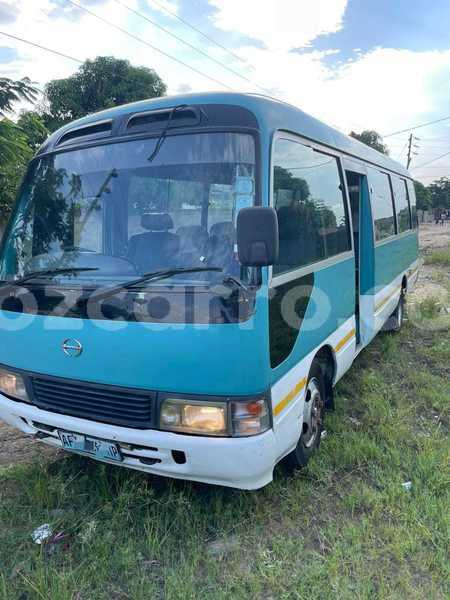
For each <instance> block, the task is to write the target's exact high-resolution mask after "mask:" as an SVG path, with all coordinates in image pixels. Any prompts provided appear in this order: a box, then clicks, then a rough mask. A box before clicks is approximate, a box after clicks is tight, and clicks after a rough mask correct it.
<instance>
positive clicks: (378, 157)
mask: <svg viewBox="0 0 450 600" xmlns="http://www.w3.org/2000/svg"><path fill="white" fill-rule="evenodd" d="M181 104H188V105H205V104H227V105H235V106H241V107H243V108H246V109H247V110H250V111H251V112H252V113H253V114H254V115H255V117H256V118H257V120H258V122H259V125H260V128H261V129H262V130H263V129H264V130H266V131H275V130H277V129H281V130H285V131H290V132H292V133H296V134H298V135H302V136H304V137H306V138H309V139H311V140H313V141H317V142H319V143H321V144H324V145H326V146H330V147H332V148H335V149H337V150H340V151H341V152H344V153H345V154H348V155H350V156H354V157H355V158H358V159H360V160H363V161H365V162H368V163H372V164H374V165H377V166H379V167H381V168H383V169H386V170H389V171H393V172H395V173H398V174H400V175H402V176H404V177H408V178H411V179H412V176H411V174H410V173H409V172H408V171H407V170H406V169H405V167H404V166H403V165H401V164H400V163H399V162H397V161H395V160H393V159H391V158H389V157H388V156H386V155H385V154H382V153H381V152H378V151H377V150H374V149H373V148H370V147H369V146H366V145H365V144H363V143H361V142H359V141H358V140H356V139H354V138H352V137H350V136H348V135H345V134H344V133H342V132H340V131H338V130H337V129H335V128H333V127H330V126H329V125H326V124H325V123H323V122H322V121H319V120H318V119H315V118H314V117H311V116H310V115H308V114H307V113H305V112H303V111H302V110H300V109H299V108H297V107H295V106H293V105H291V104H288V103H287V102H282V101H281V100H276V99H274V98H270V97H268V96H263V95H260V94H244V93H235V92H208V93H195V94H182V95H176V96H161V97H159V98H153V99H150V100H141V101H140V102H133V103H130V104H124V105H122V106H117V107H114V108H109V109H106V110H103V111H101V112H97V113H94V114H92V115H88V116H87V117H83V118H81V119H78V120H76V121H73V122H71V123H69V124H68V125H65V126H64V127H62V128H61V129H59V130H58V131H56V132H55V133H54V134H52V136H51V137H50V138H49V139H48V140H47V142H46V143H45V144H44V146H45V151H49V150H50V149H52V147H53V146H54V144H55V143H56V142H57V140H58V139H60V138H61V135H62V134H64V133H67V132H69V131H71V130H75V129H78V128H80V127H83V126H86V125H93V124H94V123H96V122H99V121H105V120H114V119H116V118H117V117H121V116H123V115H127V114H132V113H138V112H147V111H151V110H158V109H164V108H171V107H175V106H179V105H181Z"/></svg>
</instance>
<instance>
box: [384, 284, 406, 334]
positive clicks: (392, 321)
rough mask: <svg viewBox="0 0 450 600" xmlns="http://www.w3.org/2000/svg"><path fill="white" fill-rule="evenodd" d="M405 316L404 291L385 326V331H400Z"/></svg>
mask: <svg viewBox="0 0 450 600" xmlns="http://www.w3.org/2000/svg"><path fill="white" fill-rule="evenodd" d="M404 316H405V293H404V291H403V290H402V293H401V295H400V300H399V301H398V304H397V307H396V309H395V310H394V312H393V313H392V315H391V316H390V317H389V319H388V320H387V321H386V323H385V324H384V325H383V331H394V332H396V331H400V329H401V328H402V326H403V320H404Z"/></svg>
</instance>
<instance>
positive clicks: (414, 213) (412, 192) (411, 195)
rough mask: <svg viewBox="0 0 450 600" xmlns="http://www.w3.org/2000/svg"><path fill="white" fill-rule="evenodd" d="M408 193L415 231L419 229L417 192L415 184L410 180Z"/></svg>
mask: <svg viewBox="0 0 450 600" xmlns="http://www.w3.org/2000/svg"><path fill="white" fill-rule="evenodd" d="M408 192H409V194H408V195H409V205H410V207H411V223H412V226H413V229H416V228H417V227H418V221H417V206H416V190H415V189H414V183H413V182H412V181H410V180H408Z"/></svg>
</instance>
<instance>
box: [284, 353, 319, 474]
mask: <svg viewBox="0 0 450 600" xmlns="http://www.w3.org/2000/svg"><path fill="white" fill-rule="evenodd" d="M325 398H326V389H325V378H324V376H323V373H322V369H321V368H320V366H319V365H318V364H314V365H313V366H312V368H311V372H310V374H309V378H308V383H307V384H306V392H305V403H304V408H303V424H302V432H301V435H300V439H299V440H298V443H297V446H296V448H295V450H293V451H292V452H291V453H290V454H288V456H287V457H286V459H285V463H286V465H287V466H288V467H289V468H290V469H299V468H302V467H305V466H306V465H307V464H308V461H309V459H310V458H311V456H312V455H313V454H314V452H315V450H316V449H317V448H318V447H319V445H320V438H321V435H322V431H323V420H324V413H325Z"/></svg>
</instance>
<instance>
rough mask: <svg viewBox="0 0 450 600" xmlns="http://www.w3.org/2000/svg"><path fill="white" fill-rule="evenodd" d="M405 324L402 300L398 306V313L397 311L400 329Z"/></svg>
mask: <svg viewBox="0 0 450 600" xmlns="http://www.w3.org/2000/svg"><path fill="white" fill-rule="evenodd" d="M402 322H403V302H402V300H400V303H399V305H398V311H397V325H398V327H400V326H401V324H402Z"/></svg>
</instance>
